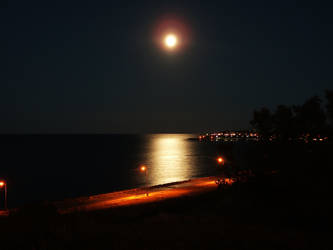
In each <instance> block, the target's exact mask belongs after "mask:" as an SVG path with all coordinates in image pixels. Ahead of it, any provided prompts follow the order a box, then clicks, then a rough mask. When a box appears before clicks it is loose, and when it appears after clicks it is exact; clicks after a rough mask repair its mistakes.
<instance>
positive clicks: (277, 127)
mask: <svg viewBox="0 0 333 250" xmlns="http://www.w3.org/2000/svg"><path fill="white" fill-rule="evenodd" d="M293 122H294V116H293V111H292V108H291V107H288V106H285V105H279V106H278V107H277V109H276V111H275V113H274V114H273V127H274V134H275V136H276V137H277V139H278V140H281V141H286V140H288V138H291V137H292V136H293V134H294V133H293V132H294V124H293Z"/></svg>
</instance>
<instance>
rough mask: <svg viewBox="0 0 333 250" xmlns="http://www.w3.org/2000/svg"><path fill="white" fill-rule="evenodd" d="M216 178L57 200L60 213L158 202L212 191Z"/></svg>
mask: <svg viewBox="0 0 333 250" xmlns="http://www.w3.org/2000/svg"><path fill="white" fill-rule="evenodd" d="M215 180H216V177H205V178H198V179H194V180H189V181H184V182H177V183H173V184H172V183H171V184H165V185H160V186H154V187H148V188H136V189H129V190H124V191H119V192H113V193H108V194H101V195H94V196H89V197H82V198H76V199H68V200H65V201H62V202H57V203H56V206H57V207H58V210H59V212H60V213H71V212H75V211H91V210H100V209H107V208H112V207H120V206H130V205H138V204H144V203H150V202H158V201H162V200H166V199H172V198H177V197H180V196H184V195H195V194H200V193H205V192H209V191H212V190H214V189H216V188H217V185H216V183H215ZM147 194H148V196H147Z"/></svg>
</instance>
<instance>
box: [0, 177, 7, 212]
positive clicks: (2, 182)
mask: <svg viewBox="0 0 333 250" xmlns="http://www.w3.org/2000/svg"><path fill="white" fill-rule="evenodd" d="M2 188H5V210H7V184H6V182H5V181H0V189H2Z"/></svg>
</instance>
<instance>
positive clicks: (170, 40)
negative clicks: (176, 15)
mask: <svg viewBox="0 0 333 250" xmlns="http://www.w3.org/2000/svg"><path fill="white" fill-rule="evenodd" d="M177 42H178V39H177V37H176V36H175V35H174V34H168V35H166V36H165V38H164V43H165V46H166V47H168V48H170V49H172V48H174V47H175V46H177Z"/></svg>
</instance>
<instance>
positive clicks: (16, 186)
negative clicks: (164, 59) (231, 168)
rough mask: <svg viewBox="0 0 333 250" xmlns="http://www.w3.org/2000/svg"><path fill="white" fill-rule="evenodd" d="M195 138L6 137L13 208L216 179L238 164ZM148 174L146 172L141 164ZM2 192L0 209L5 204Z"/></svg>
mask: <svg viewBox="0 0 333 250" xmlns="http://www.w3.org/2000/svg"><path fill="white" fill-rule="evenodd" d="M197 138H198V135H195V134H145V135H99V134H94V135H1V136H0V179H2V180H5V181H6V183H7V190H8V207H9V208H10V207H18V206H22V205H27V204H32V203H36V202H41V201H57V200H63V199H66V198H73V197H80V196H89V195H94V194H102V193H108V192H113V191H118V190H123V189H128V188H136V187H143V186H154V185H160V184H165V183H171V182H178V181H184V180H189V179H193V178H198V177H205V176H212V175H216V174H217V173H218V166H217V165H218V164H217V162H216V158H217V157H218V156H223V157H225V158H226V160H229V162H231V161H232V156H231V154H230V152H226V149H225V147H221V146H220V145H219V144H216V143H207V142H205V143H203V142H199V141H198V139H197ZM143 165H144V166H146V169H147V171H146V172H142V171H140V167H141V166H143ZM3 196H4V192H3V190H2V191H0V206H2V205H3Z"/></svg>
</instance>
